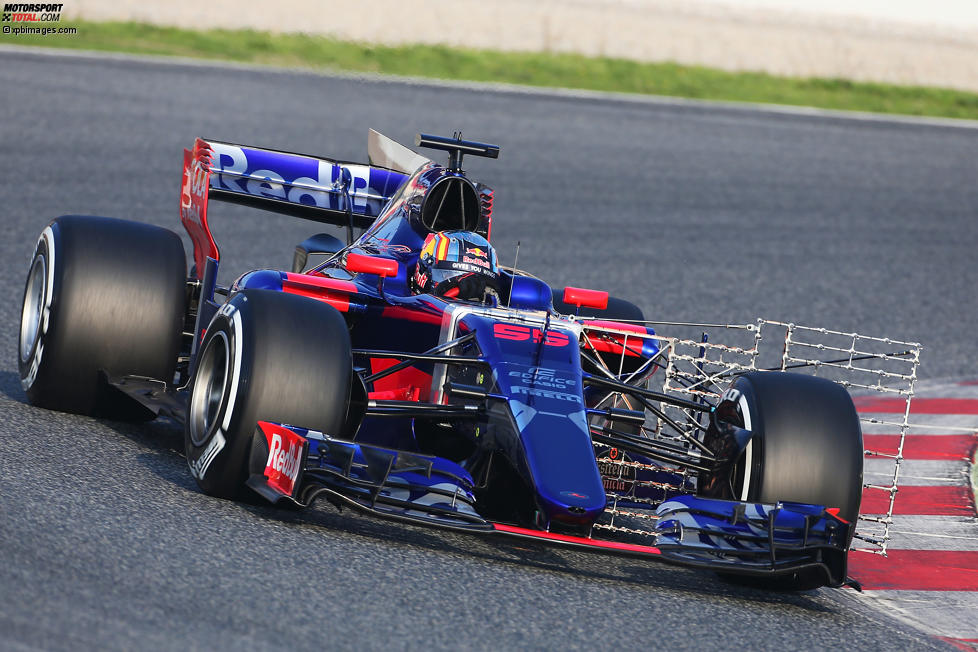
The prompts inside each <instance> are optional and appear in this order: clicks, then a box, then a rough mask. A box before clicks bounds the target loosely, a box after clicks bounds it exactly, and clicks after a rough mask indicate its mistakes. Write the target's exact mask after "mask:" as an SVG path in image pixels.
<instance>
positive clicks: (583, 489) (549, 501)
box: [510, 400, 606, 525]
mask: <svg viewBox="0 0 978 652" xmlns="http://www.w3.org/2000/svg"><path fill="white" fill-rule="evenodd" d="M510 409H511V410H512V411H513V416H514V418H515V420H516V423H517V426H518V427H519V429H520V440H521V441H522V443H523V449H524V452H525V455H526V462H527V467H528V469H529V471H530V475H531V477H532V480H533V483H534V486H535V488H536V493H537V502H538V503H539V505H540V507H541V509H542V510H543V511H544V514H545V516H546V517H547V520H548V521H550V520H557V521H561V522H564V523H574V524H580V525H588V524H590V523H592V522H593V521H594V520H595V519H596V518H597V517H598V516H599V515H600V514H601V512H603V511H604V508H605V504H606V499H605V493H604V485H603V484H602V483H601V474H600V473H599V471H598V465H597V463H596V462H595V461H594V447H593V446H592V445H591V436H590V434H589V432H588V426H587V418H586V415H585V412H584V410H583V409H579V410H578V411H576V412H572V413H570V414H560V413H554V412H547V411H543V410H539V409H537V408H536V407H534V406H531V405H527V404H525V403H522V402H521V401H518V400H511V401H510Z"/></svg>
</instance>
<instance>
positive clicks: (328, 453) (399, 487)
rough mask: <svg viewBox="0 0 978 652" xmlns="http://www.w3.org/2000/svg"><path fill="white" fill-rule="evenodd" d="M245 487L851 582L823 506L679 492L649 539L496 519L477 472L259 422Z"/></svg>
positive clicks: (669, 558)
mask: <svg viewBox="0 0 978 652" xmlns="http://www.w3.org/2000/svg"><path fill="white" fill-rule="evenodd" d="M255 435H256V436H255V442H256V445H255V446H254V447H253V452H252V460H251V470H252V473H251V476H250V478H249V479H248V486H249V487H251V488H252V489H254V490H255V491H256V492H257V493H259V494H260V495H262V496H263V497H264V498H266V499H267V500H269V501H271V502H272V503H277V502H280V501H286V502H290V503H293V504H296V505H300V506H308V505H310V504H312V502H314V501H315V500H316V499H318V498H320V497H325V498H327V499H328V500H330V501H331V502H332V503H334V504H335V505H337V506H344V505H346V506H349V507H352V508H355V509H357V510H360V511H363V512H367V513H370V514H373V515H375V516H380V517H383V518H388V519H393V520H399V521H405V522H410V523H415V524H419V525H429V526H438V527H442V528H448V529H453V530H464V531H470V532H476V533H482V534H491V535H503V536H507V537H518V538H521V539H528V540H533V541H536V542H540V543H545V544H553V545H561V546H570V547H574V548H577V549H581V550H587V551H594V552H604V553H612V554H619V555H630V556H637V557H650V558H655V559H658V560H661V561H665V562H671V563H675V564H681V565H683V566H689V567H694V568H703V569H709V570H713V571H719V572H724V573H731V574H739V575H754V576H768V577H772V576H782V575H791V574H794V573H798V572H800V571H804V570H808V569H820V570H821V571H822V572H823V573H824V574H825V578H826V582H825V583H826V584H827V585H829V586H841V585H842V584H844V583H845V582H846V550H847V546H848V541H849V538H850V537H849V535H850V527H851V524H849V523H847V522H845V521H843V520H841V519H839V518H837V517H836V516H834V515H833V514H831V513H829V512H828V511H826V509H825V508H824V507H822V506H819V505H806V504H800V503H779V504H777V505H766V504H759V503H744V502H738V501H730V500H717V499H712V498H701V497H698V496H693V495H683V496H677V497H674V498H671V499H669V500H667V501H665V502H663V503H662V504H661V505H659V506H658V508H657V509H656V510H655V512H654V515H652V518H653V519H654V521H655V527H654V530H653V531H652V532H651V533H650V535H649V537H650V538H651V539H652V541H651V544H649V543H648V542H643V543H636V542H632V541H627V540H609V539H599V538H593V537H581V536H571V535H567V534H559V533H555V532H548V531H543V530H535V529H528V528H523V527H518V526H515V525H511V524H505V523H495V522H492V521H489V520H486V519H484V518H482V517H481V516H480V515H479V514H478V512H477V511H476V498H475V496H474V493H473V491H474V483H473V480H472V477H471V476H470V475H469V473H468V471H466V470H465V469H464V468H462V467H461V466H459V465H457V464H455V463H453V462H451V461H449V460H446V459H442V458H438V457H434V456H428V455H419V454H417V453H410V452H406V451H398V450H392V449H384V448H380V447H377V446H369V445H366V444H358V443H355V442H349V441H344V440H340V439H335V438H333V437H330V436H329V435H326V434H324V433H321V432H317V431H312V430H307V429H304V428H296V427H292V426H286V425H282V424H276V423H269V422H264V421H262V422H259V424H258V428H257V430H256V432H255Z"/></svg>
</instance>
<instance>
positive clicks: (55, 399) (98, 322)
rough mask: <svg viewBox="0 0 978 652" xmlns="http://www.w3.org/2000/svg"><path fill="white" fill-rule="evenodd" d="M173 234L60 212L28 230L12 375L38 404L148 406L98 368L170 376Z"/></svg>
mask: <svg viewBox="0 0 978 652" xmlns="http://www.w3.org/2000/svg"><path fill="white" fill-rule="evenodd" d="M186 275H187V266H186V258H185V255H184V250H183V243H182V242H181V240H180V236H178V235H177V234H176V233H173V232H172V231H169V230H167V229H162V228H160V227H157V226H153V225H150V224H143V223H140V222H129V221H125V220H117V219H112V218H107V217H90V216H81V215H66V216H62V217H59V218H57V219H55V220H54V221H53V222H51V224H50V225H48V227H47V228H46V229H44V231H43V232H42V234H41V237H40V238H39V239H38V242H37V247H36V248H35V251H34V256H33V258H32V260H31V267H30V270H29V272H28V276H27V284H26V286H25V289H24V300H23V307H22V312H21V324H20V337H19V342H18V347H17V348H18V356H17V362H18V368H19V370H20V381H21V385H22V387H23V388H24V391H25V392H26V393H27V399H28V400H29V401H30V402H31V403H32V404H33V405H37V406H39V407H45V408H49V409H53V410H62V411H65V412H77V413H81V414H95V415H99V416H109V417H117V418H118V417H137V418H146V417H150V416H152V413H150V412H149V411H148V410H145V409H144V408H142V407H141V406H139V405H138V404H137V403H136V402H135V401H133V400H132V399H130V398H128V397H127V396H125V395H124V394H122V393H121V392H118V391H115V390H111V389H110V388H108V387H106V386H105V383H104V379H105V378H119V377H122V376H126V375H134V376H144V377H148V378H154V379H156V380H162V381H165V382H167V383H170V382H172V381H173V374H174V370H175V367H176V363H177V356H178V354H179V350H180V345H181V338H182V332H183V321H184V315H185V311H186V281H187V277H186Z"/></svg>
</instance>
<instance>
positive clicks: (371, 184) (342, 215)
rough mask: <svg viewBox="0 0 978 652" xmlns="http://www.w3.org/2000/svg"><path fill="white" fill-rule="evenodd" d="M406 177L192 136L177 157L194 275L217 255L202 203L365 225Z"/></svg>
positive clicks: (380, 169)
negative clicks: (190, 143) (180, 159)
mask: <svg viewBox="0 0 978 652" xmlns="http://www.w3.org/2000/svg"><path fill="white" fill-rule="evenodd" d="M408 176H409V175H408V174H406V173H404V172H399V171H396V170H391V169H388V168H384V167H380V166H376V165H374V166H371V165H364V164H362V163H350V162H345V161H334V160H330V159H324V158H316V157H314V156H306V155H303V154H293V153H290V152H279V151H275V150H270V149H260V148H257V147H244V146H242V145H234V144H231V143H221V142H217V141H209V140H204V139H202V138H198V139H197V140H196V141H195V142H194V148H193V150H184V153H183V185H182V190H181V193H180V219H181V221H182V222H183V225H184V228H186V229H187V233H189V234H190V238H191V240H192V241H193V243H194V263H195V264H196V269H197V275H198V277H199V276H200V275H201V274H202V273H203V271H202V270H203V269H204V267H205V263H206V261H207V259H208V258H212V259H213V260H214V261H215V262H218V261H219V260H220V252H219V250H218V248H217V244H216V243H215V242H214V238H213V237H212V236H211V232H210V228H209V227H208V225H207V202H208V200H209V199H217V200H221V201H227V202H232V203H235V204H241V205H244V206H252V207H255V208H261V209H264V210H268V211H274V212H277V213H283V214H285V215H292V216H294V217H301V218H304V219H308V220H313V221H315V222H322V223H325V224H333V225H335V226H349V227H357V228H367V227H368V226H370V224H371V223H373V221H374V219H375V218H376V217H377V216H378V215H379V214H380V211H381V210H382V209H383V207H384V206H385V205H386V204H387V202H388V201H389V200H390V198H391V197H392V196H393V195H394V193H396V192H397V190H398V189H399V188H400V187H401V186H402V185H403V184H404V182H405V181H406V180H407V179H408Z"/></svg>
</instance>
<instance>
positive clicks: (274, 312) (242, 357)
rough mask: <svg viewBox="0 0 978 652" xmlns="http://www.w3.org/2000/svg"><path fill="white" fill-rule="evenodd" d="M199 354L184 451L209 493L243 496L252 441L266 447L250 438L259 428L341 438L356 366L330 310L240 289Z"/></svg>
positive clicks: (346, 335) (216, 319) (318, 304)
mask: <svg viewBox="0 0 978 652" xmlns="http://www.w3.org/2000/svg"><path fill="white" fill-rule="evenodd" d="M200 351H201V352H200V354H199V358H198V361H197V369H196V372H195V373H194V375H193V379H192V380H191V382H190V388H189V392H190V400H189V402H188V407H187V419H186V427H185V429H184V444H185V448H186V451H187V462H188V463H189V465H190V471H191V473H192V474H193V476H194V478H195V479H196V480H197V484H198V486H200V488H201V490H202V491H203V492H204V493H206V494H209V495H211V496H217V497H219V498H236V497H239V496H242V495H243V490H244V487H245V484H244V483H245V481H246V480H247V479H248V474H249V460H250V458H251V450H252V443H253V439H254V440H255V442H256V445H257V446H258V447H259V448H260V447H261V446H262V445H264V442H263V441H258V439H259V438H256V437H255V436H254V435H255V429H256V428H257V425H258V421H274V422H277V423H285V424H289V425H294V426H300V427H304V428H310V429H314V430H321V431H323V432H325V433H329V434H334V435H335V434H339V433H340V432H341V431H342V429H343V427H344V421H345V419H346V416H347V409H348V403H349V396H350V381H351V377H352V373H353V363H352V354H351V350H350V336H349V331H348V330H347V327H346V322H345V321H344V320H343V317H342V316H341V315H340V313H339V312H338V311H337V310H336V309H335V308H333V307H332V306H330V305H328V304H326V303H322V302H320V301H316V300H314V299H307V298H303V297H298V296H294V295H289V294H281V293H278V292H272V291H267V290H244V291H243V292H239V293H238V294H235V295H234V296H233V297H232V298H231V299H230V300H229V301H228V302H227V303H226V304H225V305H224V306H223V307H222V308H221V310H220V311H219V312H218V313H217V314H216V315H215V316H214V319H212V320H211V323H210V325H209V326H208V328H207V335H206V337H205V338H204V341H203V345H202V347H201V349H200ZM259 455H260V454H259ZM266 455H267V451H266Z"/></svg>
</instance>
